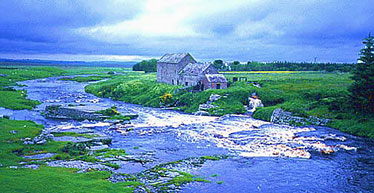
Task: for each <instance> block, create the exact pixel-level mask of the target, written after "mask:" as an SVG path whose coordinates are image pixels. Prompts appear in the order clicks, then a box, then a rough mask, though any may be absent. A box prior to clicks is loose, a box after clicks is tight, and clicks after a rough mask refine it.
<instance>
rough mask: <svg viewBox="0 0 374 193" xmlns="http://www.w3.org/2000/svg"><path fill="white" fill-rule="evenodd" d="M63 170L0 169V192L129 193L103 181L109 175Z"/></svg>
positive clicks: (123, 187) (126, 188)
mask: <svg viewBox="0 0 374 193" xmlns="http://www.w3.org/2000/svg"><path fill="white" fill-rule="evenodd" d="M75 171H76V170H74V169H67V168H51V167H44V166H42V167H41V168H40V169H38V170H32V169H16V170H14V169H9V168H0V179H1V181H0V189H1V192H4V193H5V192H9V193H11V192H62V193H65V192H132V191H133V189H132V188H129V187H126V186H125V185H124V184H123V183H117V184H113V183H111V182H109V181H108V180H106V178H108V177H110V175H111V174H110V173H109V172H106V171H93V172H89V173H80V174H77V173H74V172H75Z"/></svg>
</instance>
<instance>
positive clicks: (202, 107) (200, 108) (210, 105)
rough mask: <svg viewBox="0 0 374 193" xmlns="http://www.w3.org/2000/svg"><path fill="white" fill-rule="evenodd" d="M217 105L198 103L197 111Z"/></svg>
mask: <svg viewBox="0 0 374 193" xmlns="http://www.w3.org/2000/svg"><path fill="white" fill-rule="evenodd" d="M216 107H218V106H217V105H212V104H200V105H199V111H207V110H209V109H212V108H216Z"/></svg>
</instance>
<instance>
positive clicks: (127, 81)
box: [86, 72, 374, 138]
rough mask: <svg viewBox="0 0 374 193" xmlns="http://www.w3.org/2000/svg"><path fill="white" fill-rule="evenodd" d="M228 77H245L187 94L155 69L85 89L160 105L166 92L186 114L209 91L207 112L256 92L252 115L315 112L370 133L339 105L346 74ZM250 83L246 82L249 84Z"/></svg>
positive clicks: (231, 108)
mask: <svg viewBox="0 0 374 193" xmlns="http://www.w3.org/2000/svg"><path fill="white" fill-rule="evenodd" d="M225 75H226V77H227V78H228V79H229V80H230V81H232V80H233V77H246V78H247V82H232V83H231V84H230V86H229V88H228V89H225V90H207V91H203V92H199V93H190V92H187V91H185V90H179V91H178V92H177V93H175V92H174V91H175V90H177V89H180V87H178V86H174V85H166V84H160V83H157V82H156V76H155V74H154V73H149V74H140V73H139V74H137V73H134V74H132V75H131V76H119V77H116V78H114V79H110V80H107V81H104V82H99V83H95V84H90V85H88V86H87V87H86V91H87V92H89V93H92V94H95V95H96V96H99V97H107V98H109V97H110V98H113V99H114V100H121V101H124V102H129V103H134V104H141V105H144V106H151V107H161V106H163V105H164V103H163V102H162V101H161V100H160V97H162V96H163V95H164V94H165V93H169V94H171V95H170V96H171V97H170V99H169V100H168V103H167V104H166V106H169V107H174V108H175V109H178V110H182V111H184V112H186V113H194V112H196V111H198V110H199V105H200V104H205V103H206V102H207V101H208V100H209V97H210V96H211V95H212V94H218V95H220V96H223V97H221V98H220V99H219V100H217V101H215V102H214V103H213V104H212V105H213V108H211V109H209V110H208V112H209V113H210V114H211V115H217V116H222V115H225V114H242V113H246V112H247V111H246V109H245V106H248V105H249V104H248V103H249V102H248V97H250V96H251V95H252V94H253V93H256V94H257V95H258V96H259V97H260V99H261V100H262V103H263V104H264V106H265V107H264V108H259V109H258V110H257V111H256V112H254V114H253V117H254V118H256V119H261V120H266V121H270V117H271V115H272V112H273V111H274V110H275V109H277V108H281V109H283V110H285V111H289V112H292V113H293V114H294V115H296V116H301V117H310V116H313V117H319V118H325V119H330V120H331V121H330V122H329V123H328V124H327V125H328V126H329V127H333V128H336V129H339V130H341V131H344V132H347V133H350V134H354V135H358V136H366V137H370V138H374V127H373V126H372V125H374V118H373V117H362V116H359V115H355V114H354V113H353V112H351V111H347V112H342V111H341V110H340V106H341V105H342V104H343V102H344V103H346V102H347V101H342V100H344V97H345V96H346V95H347V88H348V86H349V85H350V84H352V80H351V79H350V78H349V77H350V74H349V73H325V72H297V73H295V72H292V73H272V72H259V73H257V74H256V73H248V74H243V73H240V74H235V73H228V74H225ZM248 82H249V83H248Z"/></svg>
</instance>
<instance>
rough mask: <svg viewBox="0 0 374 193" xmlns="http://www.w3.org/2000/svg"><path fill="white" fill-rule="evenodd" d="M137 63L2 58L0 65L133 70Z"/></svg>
mask: <svg viewBox="0 0 374 193" xmlns="http://www.w3.org/2000/svg"><path fill="white" fill-rule="evenodd" d="M136 63H137V62H131V61H130V62H119V61H92V62H86V61H56V60H36V59H5V58H0V65H18V66H61V67H63V66H66V67H69V66H70V67H71V66H82V67H93V66H97V67H121V68H132V67H133V66H134V65H135V64H136Z"/></svg>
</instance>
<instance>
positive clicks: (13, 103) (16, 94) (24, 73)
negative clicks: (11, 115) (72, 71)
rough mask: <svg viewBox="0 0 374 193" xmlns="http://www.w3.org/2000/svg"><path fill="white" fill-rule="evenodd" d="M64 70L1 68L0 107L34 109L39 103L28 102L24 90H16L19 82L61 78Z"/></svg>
mask: <svg viewBox="0 0 374 193" xmlns="http://www.w3.org/2000/svg"><path fill="white" fill-rule="evenodd" d="M63 73H65V71H64V70H62V69H60V68H55V67H23V66H17V67H12V66H0V107H4V108H8V109H17V110H19V109H32V108H34V107H35V106H36V105H38V104H39V102H38V101H32V100H27V99H26V96H27V93H26V91H24V90H14V89H13V88H10V86H17V82H18V81H25V80H30V79H38V78H46V77H50V76H59V75H62V74H63Z"/></svg>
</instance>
